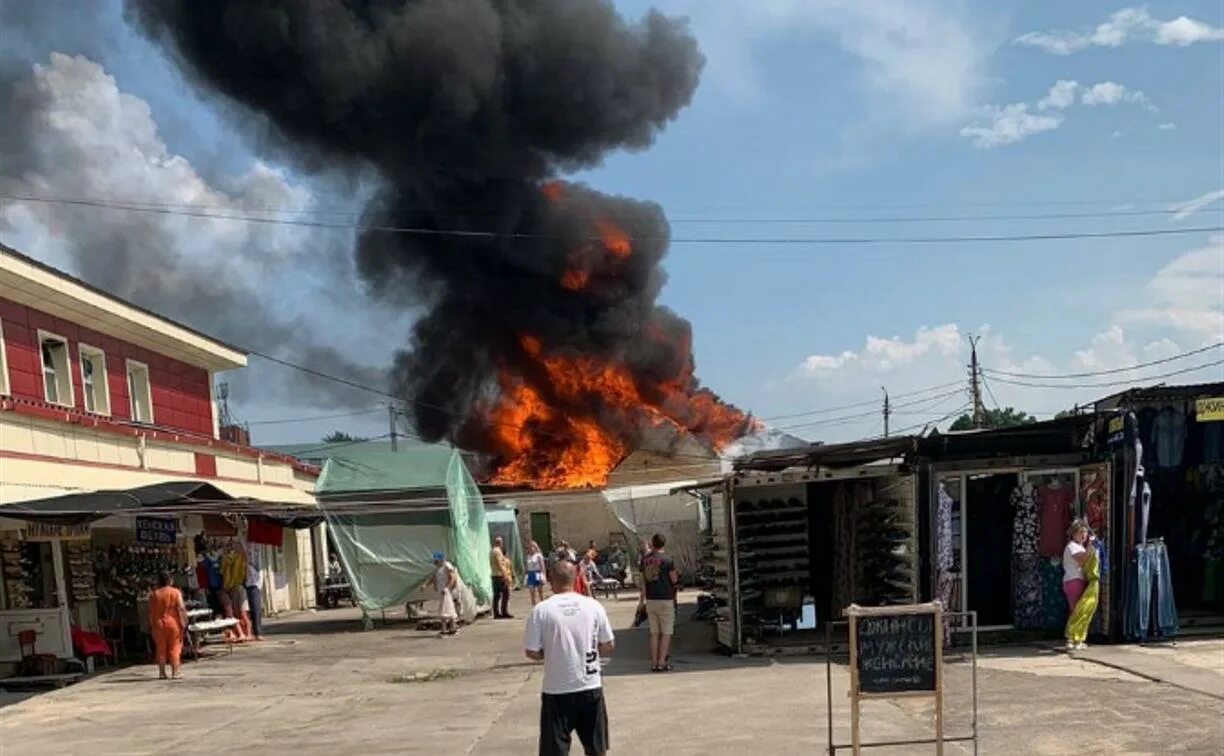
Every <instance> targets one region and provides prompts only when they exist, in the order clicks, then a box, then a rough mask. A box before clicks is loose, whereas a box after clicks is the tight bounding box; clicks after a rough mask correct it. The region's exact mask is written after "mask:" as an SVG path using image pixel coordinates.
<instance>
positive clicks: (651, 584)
mask: <svg viewBox="0 0 1224 756" xmlns="http://www.w3.org/2000/svg"><path fill="white" fill-rule="evenodd" d="M650 545H651V551H650V554H649V555H647V556H646V557H644V558H643V559H642V597H641V603H642V604H644V605H645V607H646V619H647V621H648V622H649V623H650V671H651V672H670V671H671V670H672V665H671V662H670V661H668V659H669V658H670V653H671V642H672V636H673V635H674V634H675V632H676V584H677V583H678V582H679V575H677V573H676V565H675V563H674V562H673V561H672V558H671V557H670V556H669V555H668V554H667V552H666V551H665V549H664V547H665V546H666V545H667V538H666V537H664V536H663V534H662V533H655V535H654V537H653V538H651V539H650Z"/></svg>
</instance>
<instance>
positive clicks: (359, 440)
mask: <svg viewBox="0 0 1224 756" xmlns="http://www.w3.org/2000/svg"><path fill="white" fill-rule="evenodd" d="M379 409H380V411H381V408H379ZM390 437H391V434H390V433H384V434H382V435H381V436H373V437H371V438H355V439H353V440H352V441H338V442H336V443H332V444H329V443H324V444H322V445H321V446H316V447H313V448H311V449H295V450H294V451H293V452H292V453H289V456H291V457H297V458H299V459H300V458H301V457H302V456H303V455H305V454H313V453H314V452H318V451H334V450H336V449H343V448H345V447H347V446H355V445H357V444H364V443H366V442H367V441H381V440H383V439H384V438H390Z"/></svg>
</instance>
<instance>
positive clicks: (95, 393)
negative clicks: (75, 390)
mask: <svg viewBox="0 0 1224 756" xmlns="http://www.w3.org/2000/svg"><path fill="white" fill-rule="evenodd" d="M80 350H81V393H83V394H84V395H85V397H84V398H85V410H86V411H87V412H94V413H97V414H99V415H109V414H110V391H109V390H108V386H107V382H106V355H105V354H104V353H103V352H102V350H101V349H98V348H97V347H91V346H89V345H88V344H81V346H80Z"/></svg>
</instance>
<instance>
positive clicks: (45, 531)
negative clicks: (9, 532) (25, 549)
mask: <svg viewBox="0 0 1224 756" xmlns="http://www.w3.org/2000/svg"><path fill="white" fill-rule="evenodd" d="M21 537H22V540H25V541H55V540H58V539H61V538H62V539H65V540H72V541H82V540H89V523H87V522H83V523H80V524H77V525H64V524H61V523H55V522H31V523H30V524H29V525H26V527H25V530H24V532H23V533H22V536H21Z"/></svg>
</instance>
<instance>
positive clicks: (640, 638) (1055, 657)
mask: <svg viewBox="0 0 1224 756" xmlns="http://www.w3.org/2000/svg"><path fill="white" fill-rule="evenodd" d="M514 599H515V600H514V605H513V607H512V608H513V609H514V610H515V611H517V612H518V613H519V615H520V617H521V615H522V614H524V613H525V612H526V611H527V606H526V602H525V596H523V595H522V594H519V593H516V594H515V596H514ZM633 605H634V604H633V601H632V600H631V599H628V600H625V601H621V602H610V603H609V604H608V606H609V613H610V614H611V616H612V620H613V624H614V626H615V627H617V628H618V648H617V652H616V654H615V655H614V657H613V660H612V662H611V663H610V664H609V665H608V667H607V668H606V670H605V672H606V677H607V679H606V682H605V687H606V695H607V698H608V704H609V712H610V717H611V722H612V743H613V750H614V752H616V753H633V752H641V751H647V750H649V751H651V752H658V753H662V754H668V756H686V755H689V754H694V755H695V754H702V755H703V756H704V755H707V754H742V753H754V752H755V753H762V754H766V753H768V754H800V753H803V754H812V753H820V752H823V751H824V749H825V747H826V740H827V726H826V713H825V712H826V709H825V706H826V693H825V689H826V683H825V665H824V662H823V660H822V659H820V660H817V659H810V658H782V659H773V660H762V659H749V660H733V659H729V658H727V657H724V656H720V655H716V654H713V653H710V649H711V647H712V645H713V633H712V630H711V629H710V628H709V627H708V626H705V625H690V624H684V625H682V627H681V630H680V631H679V632H680V633H681V636H680V641H681V642H680V647H679V648H678V650H677V653H676V655H675V659H674V661H675V663H676V667H677V669H676V671H675V672H674V673H670V674H663V675H659V674H651V673H650V672H649V670H648V667H649V665H648V663H647V662H646V661H644V660H645V634H644V631H643V630H640V629H639V630H630V629H628V625H629V623H630V621H631V617H632V613H633ZM690 608H691V607H684V606H682V607H681V616H682V617H684V616H687V615H688V614H689V613H690ZM270 627H271V634H270V640H268V641H267V642H265V643H263V644H259V645H252V646H248V647H239V648H237V649H236V650H235V652H234V654H233V655H232V656H229V657H225V656H223V657H219V658H212V659H208V660H206V661H204V662H201V663H198V664H188V665H187V666H186V667H185V669H184V671H185V676H186V679H184V680H182V681H179V682H162V681H159V680H157V679H156V670H155V669H154V668H153V667H152V666H149V665H145V666H138V667H131V668H127V669H121V670H119V671H115V672H111V673H107V674H102V675H98V676H96V677H94V678H93V679H90V680H88V681H86V682H83V683H81V684H78V685H75V686H72V687H70V688H66V689H64V690H60V691H55V692H51V693H45V694H40V695H37V696H33V697H30V698H28V699H26V700H16V698H15V697H13V696H11V695H9V696H0V706H2V707H3V708H0V754H3V756H25V755H26V754H47V753H57V754H131V755H135V754H155V753H171V752H173V753H177V754H210V755H211V754H216V753H218V752H224V751H227V750H232V749H235V748H237V749H240V750H247V749H252V748H253V749H255V750H257V751H263V752H274V753H295V754H301V755H303V756H304V755H306V754H329V755H330V756H334V754H336V753H338V752H339V753H351V754H382V753H423V754H426V753H427V754H443V755H445V754H485V753H488V754H508V753H509V754H526V753H533V752H534V750H535V736H536V726H537V725H536V722H537V717H538V712H539V685H540V676H541V674H540V668H539V667H538V666H536V665H534V664H532V663H530V662H528V660H526V659H525V658H523V655H522V651H521V648H520V645H521V636H522V620H521V619H517V620H508V621H502V622H493V621H483V622H480V623H477V625H475V626H474V627H471V628H465V629H464V630H462V631H461V633H460V635H459V636H458V637H455V638H451V639H439V638H436V637H433V636H432V635H431V634H429V633H424V632H418V631H415V630H413V629H411V628H410V627H409V626H408V625H407V624H405V623H403V622H402V621H401V620H398V619H394V620H393V621H392V622H391V623H390V624H387V625H383V624H381V623H379V624H378V625H377V626H376V628H375V629H374V630H373V631H370V632H362V631H361V630H360V623H359V621H358V620H357V614H356V613H355V612H353V611H351V610H336V611H333V612H320V613H317V614H304V615H297V616H295V617H291V618H288V619H286V620H282V621H279V622H275V623H272V624H271V626H270ZM1183 650H1184V653H1183ZM1140 651H1144V650H1140ZM1092 652H1093V653H1096V652H1101V653H1103V654H1104V653H1112V652H1114V649H1093V650H1092ZM1119 653H1124V652H1119ZM1217 653H1224V643H1221V642H1219V641H1210V642H1204V645H1200V644H1198V643H1195V644H1193V646H1192V644H1183V645H1182V646H1180V647H1179V648H1178V649H1173V650H1171V652H1170V653H1169V654H1168V658H1167V659H1165V658H1163V657H1158V656H1156V655H1155V654H1154V653H1153V658H1152V659H1151V660H1147V659H1146V658H1145V659H1144V661H1145V663H1147V662H1149V661H1150V663H1151V664H1153V665H1156V667H1159V668H1160V669H1162V670H1167V669H1173V668H1174V667H1171V666H1170V665H1169V664H1166V663H1165V662H1167V661H1170V660H1171V661H1172V662H1173V663H1175V664H1177V665H1181V666H1185V667H1187V668H1190V669H1194V670H1198V672H1199V673H1201V674H1203V675H1211V674H1216V675H1217V676H1219V677H1220V679H1224V669H1218V670H1217V669H1215V667H1214V661H1213V660H1214V658H1215V656H1214V654H1217ZM1112 661H1113V662H1118V663H1117V664H1114V665H1113V666H1105V665H1104V664H1103V663H1098V662H1096V661H1092V660H1087V659H1073V658H1068V657H1067V656H1065V655H1063V654H1061V653H1057V652H1054V651H1050V650H1046V649H1037V648H1029V647H1025V648H996V649H987V650H986V651H985V652H984V653H983V655H982V658H981V660H980V663H979V680H978V682H979V689H980V692H979V722H980V728H981V734H982V741H981V750H980V752H981V753H985V754H994V753H999V754H1066V753H1074V754H1076V755H1077V756H1083V755H1084V754H1121V753H1132V754H1139V753H1170V752H1180V753H1201V754H1216V753H1224V746H1221V744H1222V743H1224V701H1221V700H1220V699H1218V698H1215V697H1212V696H1209V695H1203V694H1202V693H1199V692H1195V691H1194V690H1192V689H1187V688H1183V687H1177V686H1176V685H1172V684H1168V683H1165V682H1155V681H1153V680H1151V679H1147V677H1144V676H1137V675H1134V674H1131V673H1129V672H1127V671H1125V670H1124V669H1118V668H1116V667H1121V666H1125V663H1126V662H1127V659H1126V658H1124V657H1123V658H1118V657H1115V658H1113V660H1112ZM431 677H432V678H433V679H429V678H431ZM847 677H848V676H847V674H846V670H845V669H844V668H843V667H835V668H834V677H833V681H834V695H833V703H834V722H835V726H834V734H835V737H836V738H837V740H838V741H839V742H842V743H844V742H848V740H849V733H848V727H847V725H848V721H849V714H848V710H849V707H848V702H847V699H846V697H845V691H846V688H847V682H848V680H847ZM1206 680H1207V677H1203V678H1202V680H1200V681H1199V682H1198V683H1197V685H1199V687H1202V686H1203V685H1204V681H1206ZM947 681H948V697H947V703H946V710H947V721H948V724H947V727H946V729H947V731H948V732H949V733H950V734H965V733H967V732H968V730H969V710H970V697H969V669H968V665H967V663H965V662H957V661H953V662H951V663H950V664H949V667H948V670H947ZM1208 687H1209V686H1208ZM1208 692H1210V691H1208ZM863 721H864V737H865V738H866V739H901V738H914V737H923V736H924V735H926V734H928V733H929V732H930V723H931V705H930V702H929V701H920V700H908V701H899V702H873V703H870V704H868V705H867V707H866V708H865V710H864V720H863ZM579 751H580V748H578V747H575V749H574V752H575V753H578V752H579ZM933 751H934V749H933V748H932V747H930V746H924V747H910V748H895V749H890V750H886V751H879V752H880V753H932V752H933ZM947 752H948V753H953V754H954V753H971V752H972V751H971V750H969V749H968V748H967V747H961V746H956V747H952V746H950V747H949V748H948V749H947Z"/></svg>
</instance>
